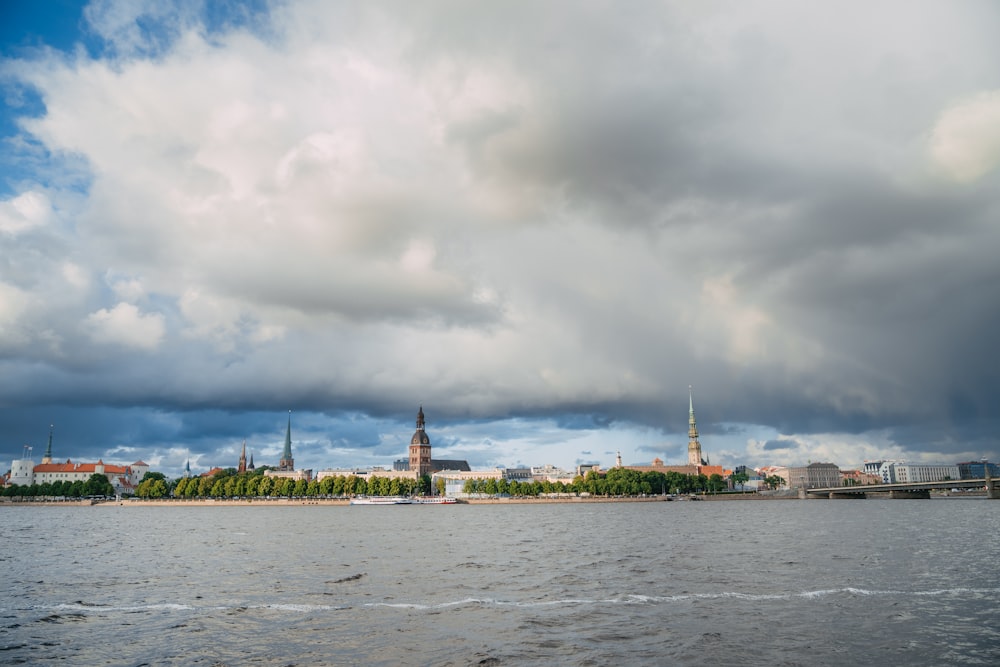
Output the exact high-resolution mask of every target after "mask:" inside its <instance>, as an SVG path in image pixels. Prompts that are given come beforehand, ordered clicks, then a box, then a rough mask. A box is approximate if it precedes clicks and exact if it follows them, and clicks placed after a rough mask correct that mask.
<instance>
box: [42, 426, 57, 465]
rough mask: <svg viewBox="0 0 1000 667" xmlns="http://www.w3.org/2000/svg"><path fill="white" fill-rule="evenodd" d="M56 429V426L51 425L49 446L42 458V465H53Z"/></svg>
mask: <svg viewBox="0 0 1000 667" xmlns="http://www.w3.org/2000/svg"><path fill="white" fill-rule="evenodd" d="M54 429H55V425H54V424H49V446H48V447H46V448H45V456H43V457H42V463H52V431H53V430H54Z"/></svg>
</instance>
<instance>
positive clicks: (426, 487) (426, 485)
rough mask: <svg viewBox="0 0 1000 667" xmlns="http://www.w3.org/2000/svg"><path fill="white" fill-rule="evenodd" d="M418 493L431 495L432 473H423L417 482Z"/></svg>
mask: <svg viewBox="0 0 1000 667" xmlns="http://www.w3.org/2000/svg"><path fill="white" fill-rule="evenodd" d="M417 493H418V494H420V495H422V496H429V495H430V494H431V478H430V475H421V476H420V479H419V480H418V484H417Z"/></svg>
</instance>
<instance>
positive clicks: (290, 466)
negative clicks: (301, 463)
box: [278, 410, 295, 472]
mask: <svg viewBox="0 0 1000 667" xmlns="http://www.w3.org/2000/svg"><path fill="white" fill-rule="evenodd" d="M278 470H280V471H281V472H290V471H293V470H295V459H293V458H292V411H291V410H289V411H288V428H287V429H286V430H285V450H284V451H283V452H282V453H281V460H280V461H278Z"/></svg>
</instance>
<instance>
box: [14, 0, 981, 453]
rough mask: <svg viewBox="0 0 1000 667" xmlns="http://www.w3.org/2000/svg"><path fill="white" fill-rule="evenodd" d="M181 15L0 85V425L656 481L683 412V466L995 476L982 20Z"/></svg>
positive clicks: (41, 62) (33, 62)
mask: <svg viewBox="0 0 1000 667" xmlns="http://www.w3.org/2000/svg"><path fill="white" fill-rule="evenodd" d="M203 7H204V5H203V4H202V3H198V2H190V3H189V2H178V3H168V4H167V5H162V6H161V5H156V6H153V5H149V4H147V3H140V2H128V3H112V2H105V1H101V2H95V3H92V4H91V5H90V6H89V8H88V9H87V11H86V12H85V16H84V19H85V21H84V26H85V28H86V33H84V34H82V35H81V40H83V39H86V48H80V49H76V50H73V51H71V52H60V51H57V50H54V49H49V50H39V51H37V52H33V53H31V54H27V55H22V56H21V57H19V58H18V59H9V60H7V61H5V62H4V63H3V72H4V77H5V78H4V82H10V86H12V90H13V89H16V92H17V93H18V95H22V94H27V92H28V91H30V95H28V97H26V98H25V99H28V98H30V99H35V98H37V100H38V104H37V105H35V104H29V105H26V106H23V107H17V108H14V109H13V113H15V114H20V115H19V116H17V117H16V118H14V119H13V120H16V123H14V122H11V123H10V125H9V126H10V127H15V128H17V129H16V132H15V135H13V136H10V137H7V138H6V139H5V147H6V148H9V149H10V150H11V153H10V155H14V156H15V157H16V159H18V160H20V162H19V164H18V167H19V168H18V170H17V174H16V177H12V176H9V177H8V178H7V179H6V180H7V187H8V189H9V191H10V194H9V195H4V198H3V200H2V201H0V238H2V240H3V243H4V252H3V253H0V299H2V301H0V331H2V333H3V335H2V337H0V347H2V350H3V355H2V358H0V369H2V372H3V374H4V377H5V379H7V380H9V381H8V382H5V383H4V384H3V386H0V402H2V403H3V404H4V405H7V406H10V408H9V410H10V411H16V410H23V409H24V408H26V407H27V406H29V405H45V406H53V407H52V409H53V410H55V409H56V408H58V406H60V405H62V406H66V405H72V406H79V405H90V406H92V407H94V408H95V409H97V408H103V407H105V406H119V408H120V409H122V410H132V409H134V410H144V411H149V413H148V414H147V415H145V416H144V417H142V418H139V417H135V416H134V415H132V416H130V418H135V419H136V420H137V422H140V423H142V424H143V428H144V429H146V430H143V431H142V433H143V434H144V435H143V437H144V438H146V440H145V444H144V441H143V440H142V438H132V437H131V436H129V435H128V434H124V435H122V436H121V437H120V439H119V440H118V441H116V442H117V446H121V447H134V448H136V452H137V453H139V452H140V451H142V447H144V446H148V447H149V448H150V451H154V452H162V456H164V457H168V456H169V457H173V458H171V459H170V460H171V461H174V460H175V459H176V457H177V452H181V451H187V452H189V453H190V454H191V455H195V454H197V455H198V456H202V457H204V458H205V460H206V461H207V460H208V459H209V458H211V457H213V456H218V457H219V458H220V459H221V458H224V452H228V451H230V449H231V447H232V441H236V442H240V441H241V440H242V435H241V432H242V431H243V430H244V426H243V420H244V419H245V418H249V419H251V420H255V419H257V415H261V414H266V413H268V412H273V411H275V410H277V411H279V412H280V411H281V410H284V409H287V408H288V407H294V408H295V409H296V410H297V413H298V414H302V415H303V416H305V415H309V417H310V419H312V418H315V420H316V422H317V423H316V424H315V425H314V426H313V427H311V430H310V432H309V433H308V437H306V434H303V436H304V442H308V443H309V444H308V445H305V446H306V450H307V451H311V452H315V455H316V457H317V459H316V460H317V461H319V462H318V463H316V464H313V465H314V466H322V465H323V463H322V461H323V459H322V457H324V456H325V457H327V458H328V460H330V461H331V463H332V462H334V461H336V462H338V464H340V465H347V464H350V463H351V461H352V460H358V461H374V460H376V459H378V457H380V456H395V455H396V454H394V453H393V452H397V453H398V452H401V451H403V450H402V449H401V447H405V441H406V440H407V438H408V435H407V433H408V432H409V431H410V422H411V421H412V416H411V414H410V413H411V411H412V410H413V408H414V406H415V405H419V404H420V403H423V404H424V405H425V406H428V407H429V408H430V409H432V410H433V411H434V414H435V415H436V418H437V419H439V420H440V421H438V422H437V424H436V427H437V428H439V429H440V430H439V431H438V434H439V435H440V436H441V437H442V438H443V439H442V440H441V446H442V447H447V448H448V450H449V451H454V452H463V453H468V456H470V457H472V458H475V460H476V461H477V462H478V463H481V464H482V465H494V464H499V463H502V462H505V461H511V460H519V461H523V462H535V461H536V459H540V458H544V459H547V460H548V462H553V463H561V464H562V465H566V466H569V465H570V462H572V461H573V460H576V459H577V458H578V457H580V456H584V454H581V452H592V453H593V452H596V453H598V454H597V455H596V456H598V458H600V459H602V462H603V463H604V464H609V463H610V462H611V461H609V460H604V459H606V458H607V455H606V454H604V453H605V452H611V451H615V452H617V451H618V450H619V449H620V450H621V451H622V454H623V458H624V459H625V460H635V461H647V460H649V459H650V458H652V456H653V454H655V455H657V456H661V457H662V458H664V460H668V459H669V460H676V461H683V460H684V456H685V443H686V428H687V424H686V419H687V409H686V408H687V391H686V387H687V385H689V384H693V385H694V386H695V388H696V392H695V396H696V407H697V409H698V417H699V427H700V428H701V429H702V433H703V440H704V442H703V444H704V445H705V446H706V451H707V452H708V453H709V454H710V455H711V457H712V460H713V462H714V461H717V460H719V461H720V462H722V459H720V458H719V457H723V458H724V459H725V462H726V463H730V462H731V463H744V462H749V463H756V464H760V463H765V462H768V461H771V460H773V458H774V457H780V456H787V457H789V458H790V457H793V456H794V457H798V458H802V457H806V458H809V457H812V458H814V459H818V458H820V457H821V456H834V455H836V456H838V457H841V458H842V459H843V460H844V461H858V460H860V459H862V458H863V457H865V456H869V455H874V454H877V448H878V447H884V448H885V449H886V450H887V451H893V452H897V453H903V454H905V453H906V452H911V453H913V455H914V456H924V455H927V456H931V455H932V454H934V453H937V455H938V456H939V457H941V458H943V459H947V458H948V457H950V456H952V455H958V454H959V453H962V454H963V455H964V453H966V452H967V451H968V450H969V449H971V448H972V445H970V444H967V443H975V445H974V446H975V447H976V448H978V449H982V450H985V451H988V452H990V451H993V450H995V449H996V447H997V445H996V443H995V440H992V441H991V440H990V436H989V434H990V433H993V432H995V426H996V423H995V422H996V420H995V418H994V417H992V416H991V415H992V412H991V411H990V410H991V406H992V405H993V404H994V403H995V400H994V399H995V397H996V395H997V393H998V391H1000V383H998V378H1000V374H998V372H997V364H996V362H995V361H994V359H995V355H994V354H993V348H994V347H995V343H994V341H993V340H992V333H991V332H993V331H996V330H997V328H998V326H1000V292H998V291H997V290H996V289H995V288H994V287H993V286H994V285H996V284H997V283H998V282H1000V268H998V264H997V262H996V257H995V254H996V251H995V248H997V247H1000V228H998V226H997V225H996V224H995V221H996V219H997V214H998V211H997V205H996V202H997V201H1000V198H998V196H997V195H998V192H997V188H998V187H1000V184H998V183H997V181H996V179H993V178H991V174H993V173H995V172H994V171H991V170H993V169H995V166H996V157H997V151H996V148H997V147H996V145H995V143H996V142H995V141H994V139H995V136H994V135H995V133H994V132H993V129H992V128H993V126H994V125H996V124H995V123H994V120H995V119H994V116H995V111H996V109H995V106H996V98H997V93H995V92H991V91H994V88H995V72H994V71H993V70H994V69H995V67H994V66H993V64H992V63H994V62H996V61H997V58H998V57H1000V53H998V47H997V44H996V43H995V42H996V40H995V39H994V36H993V35H992V34H989V31H988V30H984V29H983V26H988V25H991V24H992V23H991V21H992V19H993V18H994V17H993V10H992V9H987V8H985V7H984V6H981V5H962V6H961V8H955V7H952V6H949V7H947V8H933V7H928V8H924V11H921V12H913V11H910V10H909V6H908V5H907V4H905V3H902V2H898V3H895V2H890V3H885V4H880V5H879V6H878V7H877V8H873V9H872V10H871V14H870V15H869V19H868V20H866V21H865V22H862V23H859V22H857V21H856V20H853V18H852V17H850V16H848V15H847V14H845V13H844V12H843V11H842V10H841V9H839V8H836V7H829V8H823V9H817V8H816V7H809V8H805V7H801V6H800V5H799V4H798V3H794V2H786V3H777V4H768V5H760V4H756V3H753V4H748V3H742V2H720V3H711V4H708V5H698V6H692V5H688V4H684V3H659V2H641V1H640V2H636V3H631V4H630V5H629V9H628V10H627V11H623V10H621V9H620V8H618V7H614V8H612V7H610V6H605V5H602V4H600V3H583V4H580V3H559V2H555V3H544V4H543V5H531V6H529V5H522V4H517V3H504V4H489V5H469V6H462V7H456V6H453V5H451V4H447V3H445V4H438V3H430V4H426V3H414V4H405V5H400V4H399V3H382V2H371V3H365V4H364V5H344V4H337V3H326V2H313V1H293V2H283V3H278V4H274V5H272V6H269V7H266V8H259V9H257V10H255V9H254V6H252V5H240V7H238V8H237V7H235V6H229V5H226V4H225V3H223V5H220V7H219V8H218V11H217V12H213V13H212V14H211V16H210V15H209V14H208V13H206V12H203V11H202V9H203ZM846 45H850V46H849V47H847V46H846ZM984 91H985V92H984ZM10 95H13V93H10ZM22 96H23V95H22ZM928 156H929V157H930V159H931V161H932V162H933V164H934V165H935V167H936V168H939V169H941V170H943V172H944V173H945V174H946V175H948V176H949V177H952V178H954V179H957V180H959V181H960V182H962V183H966V184H969V185H966V186H963V187H956V186H955V184H954V183H945V182H938V181H935V180H932V179H928V177H927V174H926V165H927V160H928ZM123 357H124V360H126V361H127V362H128V363H123ZM152 378H155V380H154V379H152ZM215 411H220V412H221V413H223V414H224V415H226V417H225V419H222V418H220V419H221V421H223V422H225V423H226V429H225V430H226V433H225V434H224V435H218V436H217V439H214V440H213V439H210V438H206V439H205V440H199V439H198V437H197V434H198V427H199V426H204V423H203V420H202V419H200V418H198V417H197V416H198V415H203V414H208V413H214V412H215ZM3 414H4V416H3V419H4V420H10V419H13V417H11V416H10V413H9V412H5V413H3ZM163 415H168V416H169V418H164V417H163ZM358 415H360V416H358ZM43 419H44V423H45V424H48V423H50V420H49V419H48V418H43ZM174 421H177V422H182V423H184V424H186V425H188V426H190V430H185V431H183V432H182V433H180V434H178V433H177V432H175V431H174V430H172V429H174V425H173V422H174ZM324 424H325V426H324ZM734 425H736V426H735V427H734ZM100 427H101V428H103V427H104V423H103V422H102V423H101V424H100ZM205 428H208V427H207V426H205ZM213 428H214V427H213ZM340 428H343V431H342V432H340V433H338V432H337V430H338V429H340ZM265 431H266V429H261V431H260V432H261V433H263V432H265ZM959 431H961V433H962V436H963V437H962V441H959V439H958V438H952V439H949V437H948V436H947V435H946V434H948V433H956V432H959ZM126 436H128V437H126ZM265 440H266V438H262V440H261V442H262V443H264V441H265ZM786 441H787V442H797V443H799V444H800V446H799V447H797V448H794V449H792V448H785V449H780V448H775V447H776V446H777V444H778V443H783V442H786ZM276 443H277V444H275V442H270V440H267V443H266V446H267V447H268V448H270V447H274V446H278V445H280V441H276ZM768 445H770V446H768ZM95 446H96V445H95ZM267 451H270V449H268V450H267ZM170 452H173V453H170ZM715 452H718V453H719V454H718V456H717V455H716V454H715ZM156 455H157V456H160V455H161V454H159V453H157V454H156ZM591 455H592V454H586V456H591ZM352 457H353V459H352ZM164 460H167V459H166V458H165V459H164ZM171 465H173V464H171Z"/></svg>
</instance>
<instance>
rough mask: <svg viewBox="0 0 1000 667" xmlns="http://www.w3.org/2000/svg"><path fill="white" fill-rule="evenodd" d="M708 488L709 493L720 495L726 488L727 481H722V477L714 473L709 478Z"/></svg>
mask: <svg viewBox="0 0 1000 667" xmlns="http://www.w3.org/2000/svg"><path fill="white" fill-rule="evenodd" d="M706 487H707V490H708V491H710V492H712V493H718V492H719V491H722V490H723V489H725V488H726V480H724V479H722V475H720V474H719V473H717V472H714V473H712V474H711V475H710V476H709V478H708V483H707V484H706Z"/></svg>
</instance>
